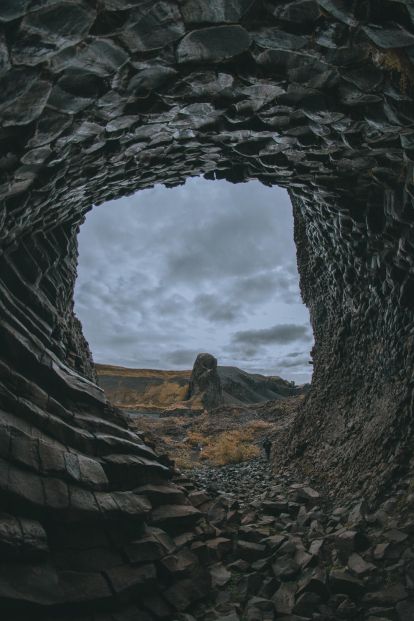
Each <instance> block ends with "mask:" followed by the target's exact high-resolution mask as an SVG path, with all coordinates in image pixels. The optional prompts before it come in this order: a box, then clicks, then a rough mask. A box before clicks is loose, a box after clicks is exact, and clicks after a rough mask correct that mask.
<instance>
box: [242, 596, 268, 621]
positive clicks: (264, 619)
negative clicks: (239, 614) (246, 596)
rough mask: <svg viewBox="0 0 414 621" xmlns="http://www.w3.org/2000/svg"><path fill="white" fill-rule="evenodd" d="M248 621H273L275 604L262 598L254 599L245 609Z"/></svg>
mask: <svg viewBox="0 0 414 621" xmlns="http://www.w3.org/2000/svg"><path fill="white" fill-rule="evenodd" d="M245 616H246V620H247V621H273V619H274V616H275V606H274V603H273V602H272V601H270V600H268V599H264V598H262V597H252V599H250V600H249V601H248V602H247V606H246V609H245Z"/></svg>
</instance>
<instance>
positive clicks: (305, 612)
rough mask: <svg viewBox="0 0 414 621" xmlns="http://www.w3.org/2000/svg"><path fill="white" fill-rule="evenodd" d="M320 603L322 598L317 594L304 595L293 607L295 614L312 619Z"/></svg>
mask: <svg viewBox="0 0 414 621" xmlns="http://www.w3.org/2000/svg"><path fill="white" fill-rule="evenodd" d="M320 603H321V598H320V596H319V595H317V594H316V593H311V592H308V593H303V595H301V596H300V597H299V598H298V600H297V602H296V604H295V606H294V607H293V613H294V614H297V615H299V616H301V617H311V616H312V614H313V613H314V612H315V609H316V607H317V606H318V605H319V604H320Z"/></svg>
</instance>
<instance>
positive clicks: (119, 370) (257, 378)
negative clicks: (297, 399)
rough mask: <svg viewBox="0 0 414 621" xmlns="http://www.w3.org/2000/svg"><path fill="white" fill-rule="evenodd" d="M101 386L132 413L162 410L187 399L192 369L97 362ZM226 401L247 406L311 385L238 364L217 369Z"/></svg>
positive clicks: (110, 397)
mask: <svg viewBox="0 0 414 621" xmlns="http://www.w3.org/2000/svg"><path fill="white" fill-rule="evenodd" d="M95 366H96V372H97V375H98V381H99V385H100V386H101V388H103V389H104V391H105V394H106V396H107V398H108V399H109V400H110V401H111V403H113V404H114V405H116V406H118V407H119V408H122V409H124V410H128V411H129V412H131V413H132V412H147V413H161V412H163V411H164V410H165V409H166V408H167V407H168V406H170V405H171V404H172V403H174V402H176V401H185V400H186V398H187V394H188V387H189V381H190V376H191V370H188V371H160V370H157V369H128V368H125V367H117V366H112V365H107V364H96V365H95ZM217 370H218V374H219V376H220V381H221V386H222V390H223V399H224V403H225V404H229V405H230V404H235V405H241V404H244V405H248V404H254V403H264V402H265V401H269V400H275V399H284V398H285V397H290V396H298V395H301V394H304V393H305V392H306V391H307V389H308V387H309V384H302V386H294V385H293V383H291V382H288V381H286V380H284V379H282V378H281V377H278V376H265V375H260V374H252V373H247V372H246V371H242V370H241V369H238V368H237V367H221V366H219V367H218V368H217Z"/></svg>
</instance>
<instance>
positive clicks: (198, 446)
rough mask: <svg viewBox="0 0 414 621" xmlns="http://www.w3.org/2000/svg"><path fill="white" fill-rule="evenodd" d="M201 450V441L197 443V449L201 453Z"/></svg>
mask: <svg viewBox="0 0 414 621" xmlns="http://www.w3.org/2000/svg"><path fill="white" fill-rule="evenodd" d="M202 450H203V445H202V444H201V442H198V443H197V451H199V452H200V453H201V451H202Z"/></svg>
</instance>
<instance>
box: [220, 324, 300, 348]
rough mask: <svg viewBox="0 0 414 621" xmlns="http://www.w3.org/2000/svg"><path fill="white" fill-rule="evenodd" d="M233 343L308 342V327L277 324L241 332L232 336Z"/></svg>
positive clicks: (282, 343) (271, 343)
mask: <svg viewBox="0 0 414 621" xmlns="http://www.w3.org/2000/svg"><path fill="white" fill-rule="evenodd" d="M231 340H232V342H233V343H236V344H237V343H248V344H251V345H256V346H260V345H273V344H277V345H286V344H288V343H294V342H295V341H310V340H311V335H310V334H309V327H308V326H303V325H297V324H294V323H287V324H279V325H276V326H273V327H272V328H264V329H262V330H243V331H240V332H236V333H235V334H234V335H233V336H232V339H231Z"/></svg>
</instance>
